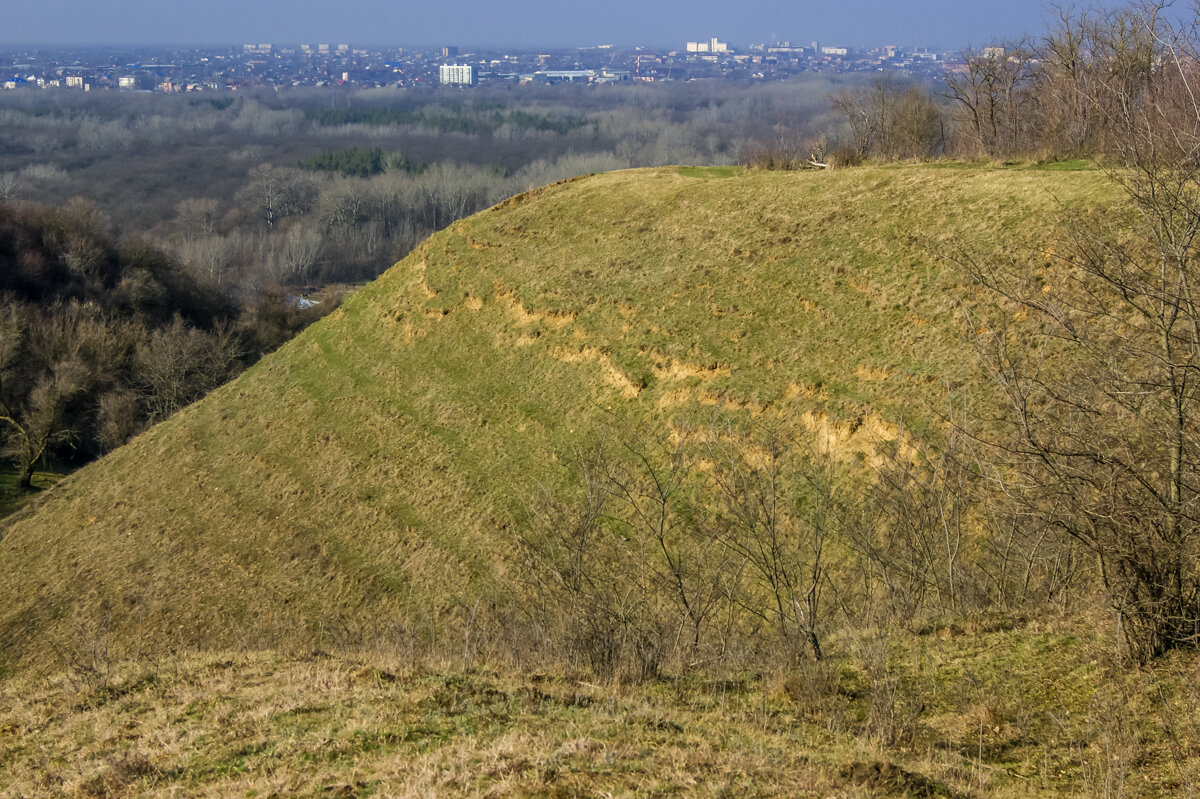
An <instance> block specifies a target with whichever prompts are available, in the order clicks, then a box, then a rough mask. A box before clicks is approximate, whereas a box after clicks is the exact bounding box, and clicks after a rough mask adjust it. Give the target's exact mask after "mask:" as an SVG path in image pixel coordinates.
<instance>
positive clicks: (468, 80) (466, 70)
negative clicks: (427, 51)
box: [438, 64, 475, 86]
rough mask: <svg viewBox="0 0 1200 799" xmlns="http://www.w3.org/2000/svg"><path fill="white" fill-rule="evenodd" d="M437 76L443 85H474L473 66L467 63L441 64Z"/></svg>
mask: <svg viewBox="0 0 1200 799" xmlns="http://www.w3.org/2000/svg"><path fill="white" fill-rule="evenodd" d="M438 78H439V82H440V83H441V84H442V85H443V86H474V85H475V68H474V67H472V66H469V65H467V64H442V66H441V67H440V68H439V69H438Z"/></svg>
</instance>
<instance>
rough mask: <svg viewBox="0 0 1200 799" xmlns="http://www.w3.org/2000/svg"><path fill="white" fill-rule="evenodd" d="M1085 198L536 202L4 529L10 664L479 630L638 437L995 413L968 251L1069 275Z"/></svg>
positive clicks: (876, 188)
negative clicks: (551, 527)
mask: <svg viewBox="0 0 1200 799" xmlns="http://www.w3.org/2000/svg"><path fill="white" fill-rule="evenodd" d="M1110 195H1111V191H1110V190H1109V189H1107V188H1106V187H1105V185H1104V182H1103V181H1102V179H1101V178H1100V177H1099V176H1098V175H1096V174H1094V173H1091V172H1052V171H1039V170H1032V169H1027V170H989V169H975V168H930V167H923V166H899V167H889V168H876V169H861V170H848V171H834V172H827V173H799V174H796V173H791V174H782V173H751V172H744V171H733V170H729V169H702V168H683V169H658V170H646V171H630V172H622V173H613V174H605V175H598V176H592V177H587V178H583V179H579V180H575V181H569V182H566V183H563V184H559V185H555V186H551V187H548V188H546V189H542V190H538V191H535V192H531V193H529V194H526V195H522V196H519V197H516V198H514V199H512V200H509V201H507V202H505V203H503V204H501V205H500V206H498V207H496V208H493V209H491V210H489V211H487V212H484V213H482V214H480V215H477V216H475V217H473V218H470V219H468V220H465V221H463V222H460V223H458V224H456V225H454V226H453V227H451V228H450V229H448V230H446V231H444V232H442V233H440V234H438V235H436V236H434V237H433V238H432V239H431V240H429V241H428V242H427V243H426V244H425V245H424V246H422V247H421V248H420V249H419V250H418V251H416V252H414V253H413V254H412V255H411V256H409V257H408V258H406V259H405V260H404V261H402V262H401V263H399V264H397V265H396V266H395V267H393V268H392V269H391V270H390V271H389V272H387V273H386V274H385V275H384V276H383V277H382V278H380V279H379V280H378V281H377V282H376V283H374V284H372V285H371V286H370V287H368V288H366V289H365V290H362V291H360V292H358V293H357V294H356V295H355V296H354V297H353V299H351V300H350V301H349V302H348V303H347V304H346V305H345V307H344V308H342V309H340V310H338V311H337V312H336V313H334V314H332V315H331V316H330V317H329V318H327V319H325V320H323V321H322V322H320V323H318V324H316V325H314V326H313V327H312V328H310V329H309V330H308V331H306V332H305V333H304V334H303V335H301V336H300V337H299V338H297V339H296V340H294V341H293V342H291V343H290V344H289V345H287V346H286V347H284V348H283V349H281V350H280V351H279V352H277V353H276V354H274V355H273V356H271V357H269V358H267V359H265V360H264V361H263V362H262V363H260V364H259V365H257V366H255V367H254V368H253V369H251V370H250V371H249V372H248V373H247V374H245V375H244V376H243V377H242V378H241V379H239V380H237V381H235V382H234V383H232V384H230V385H228V386H226V387H224V388H222V389H220V390H218V391H216V392H214V393H212V394H211V395H210V396H209V397H208V398H206V399H205V400H204V401H202V402H200V403H197V404H196V405H194V406H192V407H190V408H188V409H186V410H185V411H184V412H182V413H180V414H179V415H177V416H176V417H174V418H172V419H171V420H169V421H168V422H166V423H164V424H162V425H160V426H158V427H156V428H154V429H153V430H151V431H149V432H148V433H146V434H145V435H142V436H141V437H139V438H138V439H136V440H135V441H134V442H132V443H131V444H130V445H128V446H126V447H124V448H122V449H120V450H119V451H117V452H115V453H113V454H112V455H111V456H109V457H107V458H105V459H104V460H102V461H100V462H98V463H96V464H95V465H93V466H90V467H88V468H86V469H83V470H81V471H80V472H78V473H77V474H75V475H72V476H71V477H69V478H67V479H65V480H63V481H62V482H61V483H60V484H59V485H58V486H57V487H55V489H54V490H52V491H49V492H46V493H45V494H44V495H43V496H42V497H40V498H38V500H36V501H35V502H34V503H32V504H31V505H30V506H29V507H27V508H26V509H25V510H23V511H22V512H20V513H18V514H16V515H15V516H13V517H10V518H9V519H8V520H6V521H4V522H3V523H0V524H2V527H0V536H2V538H0V570H3V572H4V573H5V574H6V575H7V576H8V577H7V579H6V580H5V581H3V582H2V583H0V647H2V649H0V651H2V652H3V655H4V657H5V658H6V659H7V660H8V661H9V662H10V663H13V664H30V663H42V664H45V663H54V662H62V661H64V660H69V659H70V658H72V657H74V656H75V653H78V652H80V651H87V650H88V649H89V648H92V647H94V646H95V645H96V642H97V641H103V644H104V646H105V647H109V648H112V649H113V650H114V651H121V652H129V653H136V652H139V651H145V652H155V651H162V650H164V649H166V648H170V647H177V646H183V647H230V646H253V647H307V646H329V645H349V644H367V643H371V642H379V641H403V640H408V639H411V638H414V637H416V638H420V639H422V640H426V641H437V640H439V637H441V636H450V635H461V634H462V630H463V621H464V619H472V618H474V617H475V615H476V614H478V613H479V611H480V609H481V608H484V609H486V608H489V607H493V606H495V605H497V604H498V603H502V602H503V599H504V597H505V596H506V595H508V593H509V592H510V589H511V588H512V586H513V585H514V582H515V580H516V579H517V578H518V577H519V574H518V573H517V572H516V571H514V560H513V557H512V556H513V554H514V550H513V546H512V544H513V536H514V533H513V530H512V523H513V518H514V514H516V513H518V512H519V510H520V508H521V505H522V503H523V502H524V501H526V500H527V499H528V498H529V497H530V496H532V495H533V494H535V493H536V491H537V490H538V488H539V486H542V485H546V484H550V485H553V484H555V483H556V482H557V481H561V480H562V479H564V478H563V476H562V471H563V470H562V467H561V466H560V465H559V463H558V462H559V461H561V459H562V458H564V457H565V456H567V455H568V454H569V453H570V452H571V451H572V449H573V448H575V447H578V446H580V445H581V444H584V443H586V442H588V441H591V440H596V439H603V438H604V437H605V436H610V437H611V436H612V435H614V433H613V431H620V430H624V431H629V430H639V429H647V428H652V429H660V430H662V429H670V428H671V426H672V425H674V424H677V420H679V419H691V420H703V419H705V418H708V417H711V416H712V414H713V413H720V414H724V415H727V416H734V417H744V418H756V419H762V420H770V421H771V423H773V424H776V425H779V426H782V427H785V428H787V427H792V428H797V429H802V428H807V429H819V430H821V431H823V432H824V433H825V434H826V435H827V436H828V438H829V440H830V442H832V446H833V447H835V448H836V449H838V450H839V451H841V452H843V453H846V454H853V453H856V452H858V453H862V452H867V451H869V450H870V449H871V448H872V447H873V446H874V445H875V444H876V443H877V442H878V441H880V440H886V439H890V438H894V437H895V436H896V435H897V431H898V429H899V426H900V425H902V424H904V425H910V426H911V425H916V426H921V425H925V426H930V425H933V424H934V423H935V420H936V419H937V418H938V416H939V414H940V413H941V411H942V410H943V409H944V407H945V402H946V392H947V391H948V390H961V389H962V388H963V386H964V384H966V390H973V389H972V388H971V385H970V383H969V380H970V375H971V373H972V372H971V369H972V366H971V364H972V359H973V355H972V353H971V351H970V348H969V347H968V346H964V344H963V341H962V338H963V329H962V318H961V313H960V311H959V303H960V302H963V301H964V300H965V301H967V302H971V301H972V288H971V286H970V285H969V283H968V282H967V281H966V279H965V278H964V277H963V276H962V275H961V274H960V273H959V272H958V271H957V270H956V269H955V268H954V267H953V266H952V265H951V264H949V263H948V262H947V261H946V260H945V259H944V258H943V257H942V256H941V254H940V253H945V252H954V251H955V250H956V248H958V247H960V246H966V247H975V248H983V249H986V250H987V251H991V252H1005V253H1009V254H1012V255H1014V256H1015V257H1017V258H1018V259H1032V260H1033V261H1034V262H1037V261H1038V260H1039V259H1041V260H1044V259H1046V258H1047V256H1046V255H1045V250H1046V242H1047V235H1048V223H1047V220H1049V219H1051V218H1052V217H1053V216H1054V215H1055V214H1056V211H1057V209H1058V207H1059V205H1060V203H1067V204H1076V203H1087V204H1093V205H1094V204H1096V203H1098V202H1104V201H1107V200H1106V198H1108V197H1110Z"/></svg>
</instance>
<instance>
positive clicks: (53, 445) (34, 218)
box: [0, 200, 332, 486]
mask: <svg viewBox="0 0 1200 799" xmlns="http://www.w3.org/2000/svg"><path fill="white" fill-rule="evenodd" d="M331 307H332V303H325V304H322V305H318V306H315V307H314V308H311V309H309V310H306V311H301V310H299V309H298V308H296V307H295V303H294V302H290V301H289V299H288V297H287V296H286V295H285V294H284V293H283V291H282V289H278V288H269V289H267V290H264V291H263V292H261V293H258V294H254V295H249V294H245V295H242V296H241V297H239V298H237V300H236V301H235V299H234V298H233V297H232V296H231V295H229V294H228V293H227V292H223V291H220V290H217V289H216V288H214V287H213V286H211V285H209V284H206V283H204V282H201V281H198V280H196V279H195V278H194V277H193V276H192V275H191V274H190V273H189V272H188V271H187V270H184V269H181V268H180V267H179V264H178V263H177V262H176V261H175V260H174V259H172V258H171V257H169V256H168V255H166V254H165V253H163V252H162V251H160V250H158V249H156V248H155V247H153V246H152V245H151V244H149V243H147V242H146V241H145V240H143V239H139V238H136V237H129V238H125V239H121V240H117V239H114V238H113V237H112V236H111V235H110V233H109V231H108V228H107V224H106V222H105V220H104V218H103V215H102V214H100V212H99V211H98V210H97V209H96V208H95V207H93V206H91V205H90V204H88V203H87V202H85V201H82V200H77V201H74V202H71V203H68V204H67V205H66V206H65V207H63V208H61V209H49V208H14V207H12V206H7V205H3V204H0V444H2V448H0V452H2V453H3V454H4V455H7V456H8V457H9V458H11V460H12V462H13V463H14V464H15V466H16V468H17V472H18V480H19V482H20V484H21V485H23V486H28V485H29V482H30V478H31V476H32V472H33V470H34V468H35V467H36V466H38V465H39V464H40V463H42V462H44V461H45V460H46V459H48V458H49V459H53V460H55V461H57V462H58V463H60V464H61V463H78V462H82V461H86V460H88V459H90V458H93V457H96V456H97V455H100V454H102V453H104V452H106V451H108V450H110V449H112V448H113V447H116V446H119V445H120V444H122V443H124V442H125V441H126V440H128V438H129V437H130V436H132V435H134V434H135V433H137V432H138V431H140V430H141V429H142V428H144V427H145V426H146V425H148V424H151V423H153V422H157V421H161V420H162V419H165V418H166V417H167V416H169V415H170V414H171V413H173V412H175V411H176V410H178V409H179V408H181V407H183V406H184V405H187V404H189V403H191V402H193V401H194V400H196V399H198V398H199V397H201V396H202V395H203V394H205V393H206V392H207V391H209V390H210V389H212V388H214V387H216V386H218V385H220V384H221V383H223V382H225V381H226V380H228V379H229V378H230V377H232V376H233V375H235V374H237V373H238V372H240V371H241V370H242V369H244V368H245V367H246V366H248V365H249V364H250V363H253V362H254V361H255V360H257V359H258V358H259V357H261V355H262V354H263V353H264V352H266V351H268V350H270V349H273V348H275V347H277V346H279V345H280V344H281V343H283V342H284V341H285V340H287V339H288V338H290V337H291V336H293V335H295V333H296V332H297V331H298V330H300V329H301V328H302V327H303V326H304V325H306V324H308V323H309V322H311V321H312V320H313V319H315V318H316V317H317V316H318V315H320V314H322V313H325V312H327V311H328V310H330V309H331Z"/></svg>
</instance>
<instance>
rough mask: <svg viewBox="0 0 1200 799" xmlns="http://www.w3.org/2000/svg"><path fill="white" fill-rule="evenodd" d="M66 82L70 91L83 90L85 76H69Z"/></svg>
mask: <svg viewBox="0 0 1200 799" xmlns="http://www.w3.org/2000/svg"><path fill="white" fill-rule="evenodd" d="M66 81H67V88H68V89H82V88H83V76H82V75H67V77H66Z"/></svg>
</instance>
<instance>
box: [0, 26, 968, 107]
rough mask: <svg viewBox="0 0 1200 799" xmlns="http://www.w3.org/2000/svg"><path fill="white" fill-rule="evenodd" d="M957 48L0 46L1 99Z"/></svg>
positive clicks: (579, 78) (915, 69)
mask: <svg viewBox="0 0 1200 799" xmlns="http://www.w3.org/2000/svg"><path fill="white" fill-rule="evenodd" d="M960 59H961V53H960V52H957V51H938V50H934V49H927V48H919V47H918V48H906V47H897V46H882V47H872V48H868V49H854V48H851V47H845V46H842V45H838V44H824V43H821V42H815V41H814V42H810V43H808V44H797V43H793V42H786V41H785V42H775V43H772V44H765V43H762V44H751V45H748V46H746V47H744V48H742V47H734V46H732V45H730V44H729V43H727V42H724V41H721V40H720V39H719V38H717V37H713V38H711V39H708V40H707V41H697V42H682V43H681V44H680V46H679V47H678V48H676V49H661V50H655V49H650V48H641V47H635V48H632V49H629V48H618V47H615V46H612V45H598V46H594V47H584V48H575V49H569V50H546V51H519V50H473V51H467V50H465V49H464V50H460V49H459V48H458V47H452V46H446V47H440V48H433V49H423V50H415V49H414V50H409V49H399V48H398V49H378V48H361V47H357V46H352V45H349V44H337V43H334V44H298V45H286V46H279V45H275V44H270V43H253V44H241V45H236V46H232V47H220V48H171V49H167V48H154V47H132V46H131V47H125V48H120V47H104V48H101V47H88V48H74V49H72V48H66V47H62V48H26V49H8V50H5V49H0V86H2V87H3V88H4V89H8V90H28V89H43V90H53V89H62V90H80V91H93V90H112V89H116V90H128V91H148V92H164V93H177V92H204V91H230V90H237V89H242V88H249V87H259V86H266V87H272V86H273V87H278V88H284V87H301V86H339V85H351V86H355V87H385V86H403V87H413V86H432V85H454V86H464V87H469V86H478V85H486V84H499V83H507V84H534V85H545V84H555V83H585V84H603V83H614V82H625V81H647V82H651V81H694V80H712V79H726V80H745V81H775V80H783V79H786V78H788V77H790V76H793V75H796V74H799V73H804V72H830V73H849V72H867V73H870V72H880V71H896V72H901V73H905V74H907V75H908V76H910V77H912V78H916V79H931V78H937V77H940V76H941V75H942V74H943V73H944V72H945V71H946V70H947V69H953V68H954V67H955V66H956V64H958V63H959V61H960Z"/></svg>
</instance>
